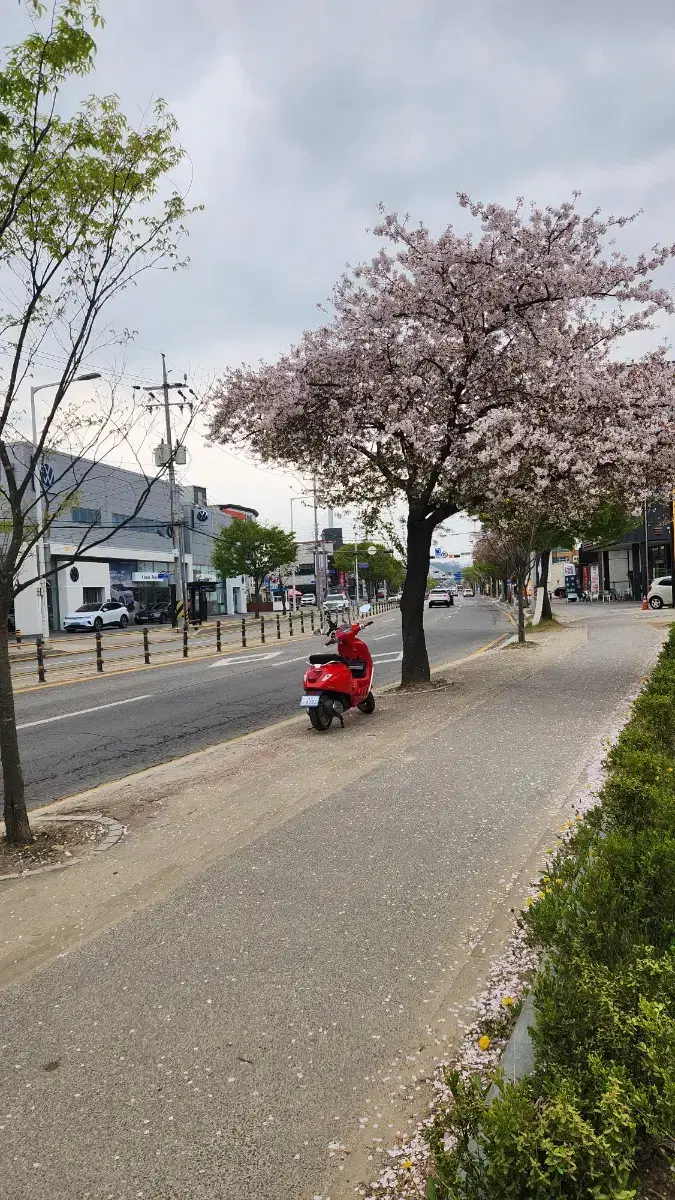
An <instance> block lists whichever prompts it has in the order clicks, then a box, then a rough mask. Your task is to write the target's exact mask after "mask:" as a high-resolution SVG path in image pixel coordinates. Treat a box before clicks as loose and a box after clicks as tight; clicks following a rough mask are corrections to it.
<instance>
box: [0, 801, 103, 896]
mask: <svg viewBox="0 0 675 1200" xmlns="http://www.w3.org/2000/svg"><path fill="white" fill-rule="evenodd" d="M74 821H79V822H82V823H85V822H86V823H87V824H89V825H105V826H107V829H108V832H107V833H106V835H105V837H104V839H103V841H102V842H100V843H99V845H98V846H94V848H93V850H92V851H91V852H90V853H89V854H85V855H81V856H80V857H79V858H70V859H69V860H68V862H62V863H50V864H49V865H48V866H45V867H34V868H32V869H30V868H29V869H28V870H26V871H11V872H9V873H8V874H7V875H0V882H2V880H3V879H27V878H28V876H29V875H46V873H47V872H48V871H65V870H66V868H67V867H74V866H75V865H76V863H81V862H86V861H87V859H88V858H91V855H92V854H102V853H103V851H104V850H112V848H113V846H116V845H117V843H118V842H119V841H120V840H121V839H122V838H123V837H124V834H125V833H126V829H125V827H124V825H122V824H121V823H120V822H119V821H116V820H115V819H114V817H104V816H102V815H101V813H87V815H86V816H81V815H80V814H79V813H72V814H68V815H64V816H58V815H57V816H48V815H45V816H36V817H34V818H33V819H32V822H31V823H32V824H34V825H39V824H40V823H42V824H43V825H54V824H56V823H57V822H58V823H59V824H61V825H72V824H73V822H74Z"/></svg>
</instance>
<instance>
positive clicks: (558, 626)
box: [526, 617, 569, 633]
mask: <svg viewBox="0 0 675 1200" xmlns="http://www.w3.org/2000/svg"><path fill="white" fill-rule="evenodd" d="M526 628H527V629H533V630H535V631H536V632H537V633H562V632H563V630H564V629H568V628H569V626H568V625H565V624H564V622H563V621H559V620H558V619H557V618H556V617H552V618H551V620H550V621H549V620H546V621H540V622H539V624H538V625H533V624H532V622H531V621H528V622H527V626H526Z"/></svg>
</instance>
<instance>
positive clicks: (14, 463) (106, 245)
mask: <svg viewBox="0 0 675 1200" xmlns="http://www.w3.org/2000/svg"><path fill="white" fill-rule="evenodd" d="M26 9H27V13H28V14H29V18H30V20H31V24H32V28H31V30H30V32H29V34H28V36H27V37H26V38H25V40H24V41H23V42H21V43H19V44H18V45H17V46H15V47H13V48H11V49H10V50H9V51H8V52H7V55H6V59H5V62H4V64H3V67H2V70H0V135H1V137H2V155H1V156H0V372H1V374H0V470H1V483H0V501H1V503H2V507H3V509H4V515H5V516H7V518H8V520H10V521H11V530H9V526H8V527H7V528H8V536H6V537H5V539H4V544H3V546H2V557H1V560H0V758H1V760H2V769H3V778H4V816H5V829H6V837H7V839H8V841H9V842H11V843H19V844H20V843H24V842H27V841H29V840H31V831H30V825H29V822H28V817H27V814H26V806H25V797H24V785H23V775H22V771H21V762H20V757H19V749H18V741H17V735H16V721H15V713H14V700H13V693H12V681H11V673H10V662H9V648H8V642H7V617H8V612H9V607H10V604H11V601H12V597H13V595H14V593H15V591H16V590H17V588H23V587H26V586H28V585H29V584H30V582H31V578H33V579H34V573H33V577H31V571H30V564H31V562H32V561H34V558H35V548H36V546H38V545H40V544H41V542H42V540H43V538H44V535H45V533H46V531H47V530H48V529H49V527H50V525H51V524H52V523H53V521H54V520H55V519H56V516H57V512H58V511H59V509H60V507H62V506H63V505H67V504H68V503H70V501H71V500H72V497H73V495H74V494H75V493H76V491H77V486H78V485H77V483H75V484H72V482H71V481H70V479H66V477H65V476H64V479H63V480H62V481H61V482H63V484H64V487H63V489H62V494H61V495H60V498H59V506H57V508H56V509H54V507H52V509H50V510H49V511H47V512H46V513H45V512H44V504H43V500H44V496H43V494H42V490H41V485H39V484H38V486H36V483H35V481H36V480H39V478H40V469H41V465H42V462H43V457H44V455H45V453H46V452H47V451H48V450H50V449H52V450H53V449H54V448H57V447H60V448H63V449H64V450H65V451H66V452H67V453H69V454H71V457H74V458H75V459H76V461H77V462H79V463H81V464H82V469H81V472H80V473H79V475H76V478H77V479H79V483H80V485H81V483H82V482H83V479H84V478H85V477H86V472H87V471H88V470H91V469H92V466H91V464H92V463H95V462H96V461H98V460H100V457H101V452H102V450H103V449H104V448H105V447H106V446H110V445H112V444H114V445H118V446H119V445H120V444H121V442H122V441H124V440H126V441H127V442H128V443H129V444H130V442H131V432H130V425H129V421H130V417H129V414H127V415H126V417H125V416H123V415H122V414H121V413H120V411H119V409H118V407H117V404H116V398H115V396H114V395H113V397H112V398H111V401H110V404H108V405H106V404H105V403H101V401H100V399H99V400H98V401H97V403H96V404H89V405H82V404H78V403H74V404H70V402H69V399H70V398H69V396H68V389H69V388H70V387H71V385H72V384H73V383H74V382H75V380H76V379H77V377H78V376H79V375H81V373H82V368H83V365H84V364H86V362H87V359H88V357H90V356H91V354H92V352H93V351H94V350H100V349H101V347H102V346H103V345H105V344H109V343H110V342H111V341H113V340H116V339H115V335H114V333H113V331H112V329H110V328H109V327H106V326H104V325H102V321H101V318H102V314H103V310H104V309H105V308H106V306H107V305H109V304H110V302H111V301H112V300H113V299H114V298H115V297H117V296H119V295H120V293H121V292H122V291H123V290H124V289H125V288H126V287H128V286H129V285H130V284H132V283H134V282H135V281H137V280H138V278H139V276H140V275H141V274H142V273H143V272H144V271H147V270H149V269H151V268H173V269H175V268H176V267H177V266H179V265H180V261H179V258H178V253H177V246H178V242H179V240H180V237H181V234H182V233H183V232H184V220H185V217H186V215H187V213H188V209H187V208H186V204H185V201H184V198H183V196H182V195H181V194H180V193H179V192H178V191H177V190H176V189H175V188H174V187H173V186H171V185H170V184H168V182H167V180H168V177H169V176H170V173H171V172H172V171H173V170H174V169H175V168H176V167H177V166H178V165H179V163H180V161H181V159H182V157H183V151H182V149H181V148H180V146H177V145H176V144H175V141H174V139H175V134H176V125H175V122H174V120H173V118H172V117H171V115H170V114H169V113H168V112H167V110H166V107H165V105H164V103H163V102H162V101H158V102H157V103H156V105H155V107H154V110H153V113H152V116H151V119H150V121H148V122H147V123H146V124H145V125H143V127H141V128H139V129H134V128H132V127H131V126H130V125H129V123H128V122H127V120H126V118H125V117H124V115H123V114H122V112H121V111H120V108H119V105H118V101H117V99H116V97H114V96H108V97H103V98H97V97H89V98H88V99H87V100H86V101H84V103H82V104H81V105H80V106H79V107H77V108H76V109H75V110H74V111H72V112H71V113H68V112H66V111H65V110H66V105H67V100H66V99H65V98H64V96H63V94H62V93H63V88H64V85H65V84H66V83H67V82H68V81H69V80H72V78H73V77H77V76H86V75H87V74H88V73H89V72H90V71H91V69H92V67H93V62H94V56H95V51H96V46H95V43H94V40H93V36H92V31H93V30H95V29H96V27H97V26H100V25H101V24H102V22H101V19H100V16H99V11H98V4H97V2H96V0H57V2H56V3H54V5H53V7H52V9H51V11H50V12H49V13H47V12H46V9H45V7H44V6H43V5H42V4H40V3H38V2H37V0H27V4H26ZM45 356H49V358H50V360H51V361H55V362H56V363H57V364H58V366H57V369H56V371H55V376H54V378H55V386H54V389H53V392H52V393H51V394H50V398H49V400H48V402H47V404H46V405H45V406H44V410H43V416H42V420H41V422H40V428H39V430H37V431H36V437H35V439H34V440H32V441H31V442H30V443H29V442H26V441H25V439H23V441H22V438H23V435H22V429H23V423H24V420H25V411H24V408H23V407H22V404H21V400H20V390H21V389H22V386H23V385H24V384H25V381H26V380H27V378H28V377H29V376H30V375H31V374H32V373H33V370H34V369H35V368H36V367H37V366H38V365H39V364H40V362H41V360H42V359H43V358H44V357H45ZM74 394H75V393H73V395H74ZM131 420H132V424H133V419H131ZM19 446H22V448H21V449H19V448H18V447H19ZM73 450H74V455H73ZM87 463H89V464H90V465H89V466H87V465H86V464H87ZM71 474H72V472H71ZM147 486H148V490H149V488H150V487H151V486H152V479H150V478H148V480H147ZM143 502H144V499H143V496H141V497H139V498H138V502H137V504H136V506H135V510H134V513H133V514H129V519H130V520H132V519H133V517H134V516H135V515H136V514H137V513H138V511H139V510H140V508H141V507H142V504H143ZM87 534H88V536H89V540H88V541H87V542H86V544H87V545H88V546H89V548H90V549H91V547H92V546H93V545H94V544H98V542H101V541H105V540H107V537H110V536H112V531H103V530H101V531H99V534H98V535H97V534H96V533H95V532H94V534H93V538H94V540H92V532H91V530H89V531H86V530H85V533H84V537H85V540H86V537H87ZM82 545H83V541H82V539H79V546H78V548H82ZM76 552H77V550H75V553H76Z"/></svg>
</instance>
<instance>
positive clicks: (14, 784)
mask: <svg viewBox="0 0 675 1200" xmlns="http://www.w3.org/2000/svg"><path fill="white" fill-rule="evenodd" d="M8 611H9V605H8V604H7V602H6V601H5V602H4V603H3V602H2V601H1V600H0V760H1V761H2V777H3V782H4V792H5V811H4V817H5V836H6V838H7V841H8V842H9V843H10V845H12V846H27V845H28V843H29V842H32V840H33V835H32V833H31V828H30V824H29V822H28V813H27V812H26V796H25V790H24V783H23V771H22V770H21V756H20V754H19V739H18V737H17V733H16V713H15V711H14V689H13V688H12V672H11V666H10V661H9V637H8V634H7V613H8Z"/></svg>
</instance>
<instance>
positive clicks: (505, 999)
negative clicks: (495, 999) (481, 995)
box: [502, 996, 513, 1008]
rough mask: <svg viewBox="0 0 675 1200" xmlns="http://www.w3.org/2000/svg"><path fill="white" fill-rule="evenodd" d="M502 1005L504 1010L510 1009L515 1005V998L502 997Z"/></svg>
mask: <svg viewBox="0 0 675 1200" xmlns="http://www.w3.org/2000/svg"><path fill="white" fill-rule="evenodd" d="M502 1004H503V1005H504V1008H510V1007H511V1005H512V1004H513V998H512V997H511V996H502Z"/></svg>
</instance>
